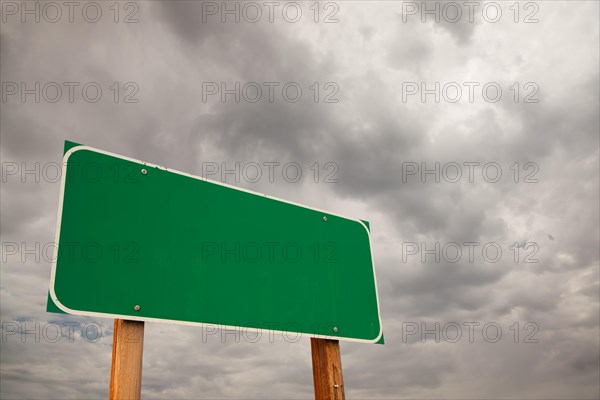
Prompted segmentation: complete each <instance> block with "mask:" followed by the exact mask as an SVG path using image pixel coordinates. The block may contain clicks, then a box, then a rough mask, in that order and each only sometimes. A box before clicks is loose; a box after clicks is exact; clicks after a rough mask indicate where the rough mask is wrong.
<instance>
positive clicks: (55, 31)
mask: <svg viewBox="0 0 600 400" xmlns="http://www.w3.org/2000/svg"><path fill="white" fill-rule="evenodd" d="M205 3H206V2H192V1H177V2H169V4H168V5H167V3H166V2H164V3H163V2H142V3H139V7H140V13H139V14H138V15H137V16H138V18H139V19H140V22H139V23H134V24H123V23H116V24H115V23H114V22H113V21H112V17H113V14H111V11H110V10H109V9H108V8H106V9H105V10H104V11H105V13H106V14H105V15H107V16H108V17H107V18H106V19H103V20H102V21H101V22H99V23H96V24H90V23H86V22H85V21H82V20H78V21H76V22H74V23H72V24H71V23H69V22H64V21H62V22H59V23H56V24H49V23H40V24H35V23H31V24H28V23H25V24H22V23H21V22H20V21H19V19H18V18H17V19H13V20H10V21H9V22H7V23H2V25H1V31H2V35H1V36H0V48H1V55H2V57H1V58H0V66H1V70H2V72H1V74H2V81H3V82H18V83H20V82H26V83H27V84H28V85H30V86H31V85H32V84H33V83H35V82H37V81H39V82H42V83H44V82H51V81H56V82H67V81H77V82H80V83H81V85H83V84H85V83H86V82H97V83H98V84H99V85H101V86H102V88H103V98H102V99H101V101H99V102H97V103H90V102H87V101H84V100H83V99H81V96H79V98H78V100H76V101H74V102H73V103H70V102H68V101H64V100H63V101H60V102H57V103H49V102H47V101H41V102H39V103H35V102H34V101H29V100H28V101H26V102H25V103H23V102H21V100H20V98H19V97H18V96H16V97H11V98H9V99H8V100H7V101H6V102H4V101H3V102H2V104H1V107H2V109H1V114H2V115H1V118H0V131H1V143H2V148H1V156H2V163H3V177H2V178H3V181H2V190H1V194H0V198H1V205H0V207H1V212H2V221H1V222H2V224H1V225H2V226H1V234H2V244H3V249H2V250H3V254H2V256H3V257H5V259H3V260H2V282H1V287H0V295H1V297H2V302H1V311H2V322H3V324H5V323H7V324H17V325H16V326H19V329H22V327H21V325H20V324H21V323H26V324H29V325H25V328H31V326H32V324H35V323H36V321H37V322H40V323H41V324H48V323H52V324H57V325H60V324H64V323H65V322H69V321H71V322H79V323H81V324H83V325H85V324H90V323H97V324H99V326H101V328H102V331H103V333H104V334H103V336H102V339H101V340H99V341H97V342H89V341H86V340H85V338H83V337H82V336H81V334H78V336H76V337H75V340H74V341H73V343H69V342H68V341H62V340H61V341H60V342H58V343H49V342H47V341H43V340H42V341H40V343H36V342H35V341H34V342H32V341H31V335H26V336H25V338H26V339H27V340H26V341H25V342H23V341H22V337H23V336H21V334H20V332H19V333H17V334H14V335H12V334H11V335H10V336H7V337H6V339H7V340H6V341H4V340H3V342H2V344H1V345H2V351H1V355H0V360H1V370H2V374H1V377H0V379H1V384H0V391H1V392H0V393H1V396H2V397H3V398H15V397H19V398H98V397H106V395H107V391H108V379H109V375H110V354H111V353H110V348H111V343H112V332H111V326H112V321H110V320H98V321H96V320H93V319H91V318H79V317H69V316H59V315H55V314H48V313H46V312H45V302H46V296H47V286H48V280H49V276H50V265H51V263H50V262H49V261H48V260H41V261H39V262H35V260H33V258H32V257H31V256H29V258H27V257H26V259H25V260H24V261H23V260H22V258H21V256H22V254H21V253H18V254H14V255H13V254H10V255H9V254H7V253H6V251H5V250H6V244H7V243H18V244H21V243H26V244H27V245H28V246H32V245H34V244H35V243H36V242H38V243H41V244H44V243H49V242H52V241H53V240H54V229H55V224H56V206H57V200H58V193H59V185H58V183H51V182H48V181H45V180H44V179H43V176H42V177H41V181H40V182H35V179H34V178H33V177H32V176H31V175H26V176H25V179H24V180H25V182H21V181H22V176H21V171H19V173H18V174H16V175H10V176H8V175H6V174H5V173H6V171H7V169H6V168H7V167H8V168H12V166H14V165H15V164H16V165H17V166H19V167H21V165H22V163H25V167H26V168H28V169H31V168H32V166H34V165H35V163H40V166H41V167H43V165H47V164H48V163H60V162H61V160H62V146H63V140H64V139H69V140H73V141H76V142H79V143H83V144H88V145H92V146H94V147H98V148H101V149H104V150H108V151H112V152H116V153H119V154H123V155H127V156H131V157H135V158H138V159H142V160H146V161H150V162H153V163H157V164H160V165H165V166H168V167H169V168H174V169H178V170H182V171H186V172H190V173H193V174H197V175H199V174H200V173H201V172H202V166H203V164H202V163H203V162H207V161H210V162H217V163H221V162H228V163H235V162H241V163H244V162H249V161H254V162H259V163H260V162H265V161H276V162H280V163H281V164H284V163H286V162H297V163H299V164H301V165H302V166H303V168H304V170H305V173H306V178H305V179H304V180H302V182H300V183H298V184H291V183H289V182H284V181H281V180H276V181H275V182H274V183H269V182H265V181H261V182H259V183H257V184H254V183H250V182H243V181H242V182H239V183H238V184H239V185H240V186H243V187H247V188H250V189H257V190H260V191H262V192H265V193H267V194H273V195H277V196H281V197H285V198H289V199H290V200H293V201H301V202H305V203H309V204H310V205H311V206H314V207H319V208H326V209H332V210H333V211H337V212H340V213H343V214H348V215H351V216H355V217H357V218H363V219H367V220H369V221H370V223H371V229H372V233H373V250H374V258H375V263H376V269H377V277H378V289H379V297H380V304H381V314H382V319H383V324H384V332H385V339H386V344H385V345H384V346H367V345H359V344H355V343H342V345H341V346H342V353H343V364H344V373H345V376H344V377H345V383H346V393H347V394H348V397H356V398H399V397H403V398H424V397H427V398H440V397H443V398H517V397H518V398H547V397H553V398H597V397H598V396H599V394H600V393H599V386H598V380H597V378H598V375H599V369H600V366H599V365H598V356H599V354H598V329H599V325H600V321H599V320H598V311H599V292H598V279H599V278H598V260H599V258H600V255H599V246H598V243H599V241H600V232H599V226H598V221H599V210H598V198H599V182H598V169H599V164H598V162H599V161H598V156H599V152H598V145H599V137H598V132H599V131H600V123H599V119H598V93H599V80H598V28H597V27H598V22H597V18H596V19H594V18H593V17H594V16H596V15H597V14H598V4H597V3H594V2H585V4H583V3H582V4H581V5H578V6H577V7H575V6H573V5H567V4H566V3H565V4H563V3H561V2H545V3H543V4H542V3H540V7H541V8H542V10H541V11H542V12H541V13H540V14H539V17H540V18H541V22H540V23H538V24H515V23H514V22H513V21H512V15H511V13H510V12H509V10H508V9H507V8H506V7H505V8H504V11H505V12H506V14H505V17H506V18H503V20H502V21H501V22H500V23H498V24H491V23H487V22H485V21H482V20H481V19H480V18H479V19H477V21H475V22H474V23H470V22H468V21H467V20H466V19H465V18H463V19H462V20H461V21H460V22H458V23H449V22H447V21H442V22H440V23H439V24H438V23H435V22H433V21H432V20H431V18H429V19H428V21H427V22H425V23H422V22H421V19H420V16H419V15H411V17H410V19H409V20H408V21H407V22H403V19H402V18H403V17H402V11H403V10H402V6H403V5H402V4H400V3H393V2H380V3H377V4H374V3H367V2H343V3H342V2H340V3H339V4H337V5H338V6H339V7H340V9H339V13H338V14H337V17H338V19H339V22H338V23H332V24H323V23H314V22H313V17H314V14H312V10H311V9H309V8H308V7H309V6H310V4H308V3H306V4H304V3H303V4H304V8H303V11H304V13H305V14H304V16H305V18H304V19H303V20H302V21H301V22H299V23H295V24H292V23H289V22H286V21H285V20H283V19H282V18H281V15H279V16H278V15H277V14H276V16H275V18H276V20H275V21H274V22H273V23H270V22H268V21H266V20H264V19H263V20H261V21H260V22H258V23H247V22H244V21H241V22H240V23H237V24H236V23H232V22H231V21H230V22H228V23H221V22H219V19H218V17H216V18H215V17H211V18H208V21H207V22H203V21H202V12H203V7H205V6H206V4H205ZM404 3H408V2H404ZM211 4H212V3H211ZM215 4H217V5H220V4H221V3H220V2H217V3H215ZM415 4H417V6H419V4H420V3H415ZM440 4H441V3H440ZM442 6H443V5H440V7H442ZM432 7H433V6H432ZM122 11H123V10H122ZM125 11H126V10H125ZM321 11H324V10H321ZM464 12H466V11H465V10H463V13H464ZM321 17H323V14H321ZM590 27H591V28H592V32H591V33H590ZM472 81H477V82H479V83H480V87H479V88H481V86H483V85H484V84H485V83H486V82H497V83H498V84H499V85H501V86H502V88H503V90H504V92H503V96H502V99H501V100H500V101H498V102H497V103H493V102H487V101H485V100H483V99H482V98H481V96H478V97H476V100H475V101H474V102H472V103H471V102H469V101H468V100H466V99H465V98H463V99H462V100H461V101H460V102H458V103H450V102H447V101H443V100H442V101H440V102H439V103H436V102H434V101H432V100H431V99H432V98H433V96H429V97H427V99H428V100H427V101H426V102H421V101H420V96H419V95H417V96H414V97H412V98H410V99H409V100H408V101H404V99H403V96H402V88H403V83H406V82H427V85H428V86H427V87H429V88H431V87H434V84H435V82H440V84H441V86H443V85H444V83H447V82H458V83H462V82H472ZM115 82H119V84H120V90H124V84H125V83H128V82H129V83H134V84H135V85H137V88H138V91H137V93H136V95H135V98H136V99H138V100H139V101H138V102H137V103H123V101H122V97H119V99H118V101H117V102H115V101H114V99H113V94H114V93H113V91H112V90H111V89H110V86H111V85H112V84H114V83H115ZM236 82H237V83H239V84H240V86H241V87H243V85H244V84H246V83H249V82H255V83H257V84H258V85H259V86H262V87H263V89H264V88H265V86H264V83H265V82H277V83H278V84H279V86H278V87H277V91H276V94H277V98H276V100H275V101H273V102H269V101H268V100H265V92H263V98H262V99H261V100H260V101H258V102H256V103H252V102H248V101H246V100H244V99H241V101H240V102H238V103H236V102H234V101H232V100H231V99H232V98H233V96H231V95H228V97H227V98H226V101H225V102H223V101H221V98H220V95H218V94H217V95H214V96H210V97H209V98H208V100H205V99H204V98H203V97H204V96H203V94H204V93H203V90H204V89H205V84H206V83H216V84H217V85H218V86H220V85H221V84H224V85H226V87H227V88H229V89H231V88H233V87H235V84H236ZM289 82H294V83H297V84H298V85H299V86H300V87H301V88H302V90H303V93H302V98H301V99H300V101H298V102H296V103H293V102H289V101H285V100H283V98H282V97H281V88H282V87H283V85H285V84H286V83H289ZM515 82H519V83H520V85H521V86H520V90H521V92H520V94H521V97H520V99H519V101H518V102H515V101H514V97H513V95H514V92H513V91H512V90H511V89H510V87H511V85H513V84H514V83H515ZM528 82H530V83H531V82H533V83H535V84H537V86H538V88H539V91H538V94H537V98H538V99H539V102H538V103H523V99H524V97H523V96H524V95H526V94H528V93H531V92H530V91H531V87H528V89H527V90H526V89H525V87H524V84H525V83H528ZM315 83H318V84H319V90H320V92H319V98H318V101H317V102H315V101H314V89H311V86H312V85H314V84H315ZM327 83H330V84H335V86H336V87H337V92H336V93H335V98H336V99H337V100H338V102H332V103H325V102H323V99H324V96H325V95H326V94H329V93H330V90H331V86H330V87H329V88H330V89H325V87H324V85H325V84H327ZM312 87H313V88H314V86H312ZM464 93H465V95H466V91H465V92H464ZM476 93H479V92H476ZM479 94H480V93H479ZM121 96H123V92H121ZM30 98H31V97H29V98H28V99H30ZM314 162H319V163H320V165H323V164H324V163H326V162H333V163H335V165H336V166H337V168H338V171H337V175H336V178H337V179H338V182H337V183H330V184H324V183H314V182H312V180H311V179H310V178H311V176H310V174H311V171H310V169H309V167H310V166H311V165H313V163H314ZM469 162H475V163H478V164H477V165H478V166H477V167H476V168H475V170H474V174H475V175H474V179H473V181H472V182H471V181H469V179H468V171H467V168H466V167H465V164H464V163H469ZM9 163H10V166H9ZM423 163H425V166H426V167H427V168H433V167H434V166H435V165H436V163H438V164H439V165H440V167H439V168H440V171H441V169H442V168H443V166H444V165H446V164H448V163H457V164H459V165H461V166H463V169H462V174H463V175H462V178H461V179H460V180H459V181H458V182H449V181H448V180H447V179H445V177H444V176H441V179H439V183H436V182H435V179H433V178H432V175H428V176H426V177H427V179H423V178H422V176H421V174H420V172H421V171H419V172H418V173H416V174H414V175H410V176H408V177H407V176H406V168H407V165H411V166H418V167H419V168H421V167H422V166H423ZM486 163H497V164H498V165H499V166H500V167H501V169H502V177H501V179H500V180H499V181H498V182H490V181H489V180H486V179H484V178H483V177H482V166H483V165H484V164H486ZM515 163H518V164H516V167H515ZM527 163H531V165H529V164H527ZM230 165H231V164H230ZM526 165H529V167H531V168H529V167H527V168H526ZM511 168H512V169H511ZM515 168H516V169H517V170H518V173H519V174H518V175H515ZM532 172H533V175H528V174H531V173H532ZM526 176H530V177H533V178H535V180H537V181H536V182H524V179H525V177H526ZM515 180H516V181H515ZM230 183H231V182H230ZM464 242H479V243H481V244H482V245H483V244H485V243H490V242H493V243H497V244H498V245H500V246H501V247H502V249H503V254H502V258H501V260H500V261H498V262H496V263H491V262H487V261H486V260H482V259H481V257H478V258H477V259H476V261H474V262H469V261H466V254H465V257H463V259H462V260H461V261H460V262H456V263H452V262H448V261H447V260H444V259H443V258H442V259H441V260H440V262H438V263H436V262H433V261H432V256H431V255H430V256H428V257H429V258H427V259H426V261H425V262H423V261H422V260H421V254H416V255H413V256H411V257H409V258H406V257H405V256H406V254H405V251H406V248H405V245H406V244H407V243H413V244H419V245H422V244H425V246H426V247H427V248H429V249H430V248H433V247H434V246H435V244H436V243H439V244H440V246H441V247H443V246H444V244H447V243H464ZM513 243H519V244H520V247H519V248H518V249H519V250H518V251H519V253H518V255H519V259H518V260H517V261H515V259H514V257H515V250H514V249H511V248H510V247H511V246H512V245H513ZM528 243H535V245H536V246H537V247H525V246H526V245H527V244H528ZM532 249H535V254H534V253H533V251H532ZM463 251H466V250H464V249H463ZM480 255H481V254H480V253H479V256H480ZM527 255H529V256H531V257H533V258H535V259H536V260H537V262H524V261H523V257H525V256H527ZM469 321H475V322H478V323H479V324H480V327H481V326H483V325H484V324H486V323H489V322H494V323H497V324H498V325H499V326H501V328H502V330H503V337H502V340H501V341H499V342H498V343H490V342H487V341H486V340H484V338H482V336H481V332H480V330H479V331H477V332H476V335H477V336H476V340H475V341H474V342H473V343H471V342H469V340H468V338H467V334H468V331H467V329H466V328H464V325H462V326H463V328H464V330H463V338H462V339H461V340H460V341H458V342H456V343H452V342H449V341H447V340H440V341H439V342H436V341H435V340H432V336H428V337H427V338H426V339H427V340H425V341H423V340H421V332H419V334H416V335H412V336H410V337H408V338H407V337H406V335H405V334H406V330H405V329H406V324H407V323H414V324H417V326H419V327H421V325H420V324H421V323H426V327H428V328H431V327H433V326H435V323H436V322H439V323H440V324H441V326H444V324H448V323H452V322H456V323H458V324H459V325H461V324H463V323H464V322H469ZM528 322H531V323H535V324H536V325H535V326H537V327H538V331H537V333H536V335H535V338H536V339H538V340H539V342H538V343H524V342H523V338H524V337H525V335H527V334H528V333H529V332H531V331H526V330H525V326H526V324H527V323H528ZM515 323H518V324H519V328H518V330H519V334H520V336H519V340H517V342H516V343H515V340H514V336H513V335H514V329H511V326H512V327H514V326H515V325H514V324H515ZM6 326H7V325H3V329H5V328H6ZM10 326H15V325H10ZM531 326H533V325H531ZM3 332H6V331H3ZM267 389H268V390H267ZM267 393H268V394H267ZM143 394H144V396H146V397H153V398H196V397H198V396H200V395H202V396H205V397H210V398H263V397H265V396H274V397H286V398H288V397H292V398H308V397H310V396H312V382H311V364H310V347H309V342H308V340H306V338H302V340H300V341H298V342H297V343H289V342H287V341H286V340H284V338H282V337H281V336H280V335H279V336H277V337H276V338H275V339H274V340H273V341H272V343H271V340H269V338H268V337H264V338H262V340H261V341H259V342H258V343H248V342H247V341H244V340H243V339H242V340H240V341H239V342H237V341H236V336H235V332H234V333H231V332H229V333H226V332H224V331H216V332H215V331H211V335H209V336H207V335H206V331H203V330H202V329H201V328H196V327H195V328H192V327H181V326H175V325H163V324H150V323H148V324H147V327H146V342H145V353H144V382H143Z"/></svg>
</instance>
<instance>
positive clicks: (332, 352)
mask: <svg viewBox="0 0 600 400" xmlns="http://www.w3.org/2000/svg"><path fill="white" fill-rule="evenodd" d="M310 346H311V351H312V363H313V380H314V384H315V400H344V398H345V396H344V378H343V376H342V358H341V356H340V342H339V341H338V340H329V339H316V338H310Z"/></svg>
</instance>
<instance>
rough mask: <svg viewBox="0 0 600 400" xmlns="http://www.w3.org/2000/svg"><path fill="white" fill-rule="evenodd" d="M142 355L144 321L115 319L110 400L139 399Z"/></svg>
mask: <svg viewBox="0 0 600 400" xmlns="http://www.w3.org/2000/svg"><path fill="white" fill-rule="evenodd" d="M143 353H144V321H130V320H125V319H115V329H114V336H113V351H112V368H111V370H110V390H109V399H110V400H117V399H119V400H121V399H128V400H129V399H132V400H133V399H136V400H137V399H140V398H141V393H142V356H143Z"/></svg>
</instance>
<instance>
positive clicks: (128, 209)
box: [48, 142, 382, 343]
mask: <svg viewBox="0 0 600 400" xmlns="http://www.w3.org/2000/svg"><path fill="white" fill-rule="evenodd" d="M63 161H64V169H63V174H62V181H61V192H60V200H59V208H58V223H57V230H56V243H57V244H58V250H57V256H56V257H54V262H53V266H52V276H51V282H50V300H49V304H48V310H49V311H52V310H55V311H58V312H61V311H62V312H66V313H68V314H75V315H85V316H96V317H109V318H122V319H130V320H142V321H159V322H172V323H181V324H189V325H200V324H214V325H217V326H219V327H221V328H237V327H240V328H246V329H248V330H251V331H254V330H256V331H262V330H268V331H281V332H287V335H288V337H297V335H298V334H305V335H308V336H312V337H326V338H335V339H340V340H349V341H357V342H369V343H375V342H378V341H379V342H381V339H382V326H381V319H380V314H379V303H378V298H377V287H376V280H375V270H374V266H373V259H372V251H371V245H370V235H369V229H368V226H367V223H365V222H363V221H360V220H353V219H349V218H346V217H342V216H340V215H337V214H334V213H330V212H326V211H322V210H317V209H314V208H310V207H307V206H303V205H300V204H295V203H292V202H289V201H285V200H281V199H277V198H273V197H270V196H267V195H264V194H261V193H256V192H251V191H248V190H243V189H239V188H235V187H232V186H229V185H226V184H223V183H219V182H213V181H210V180H207V179H205V178H202V177H196V176H192V175H189V174H186V173H182V172H178V171H173V170H169V169H167V168H164V167H161V166H158V165H153V164H150V163H146V162H143V161H138V160H134V159H131V158H128V157H123V156H119V155H115V154H112V153H108V152H105V151H102V150H97V149H94V148H91V147H87V146H82V145H77V144H74V143H71V142H67V143H66V144H65V154H64V160H63ZM291 333H293V334H295V335H296V336H294V335H292V336H290V335H291Z"/></svg>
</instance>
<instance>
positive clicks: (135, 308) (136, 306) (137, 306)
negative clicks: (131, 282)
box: [133, 304, 141, 311]
mask: <svg viewBox="0 0 600 400" xmlns="http://www.w3.org/2000/svg"><path fill="white" fill-rule="evenodd" d="M140 308H141V307H140V305H139V304H136V305H135V307H133V309H134V310H135V311H140Z"/></svg>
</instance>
